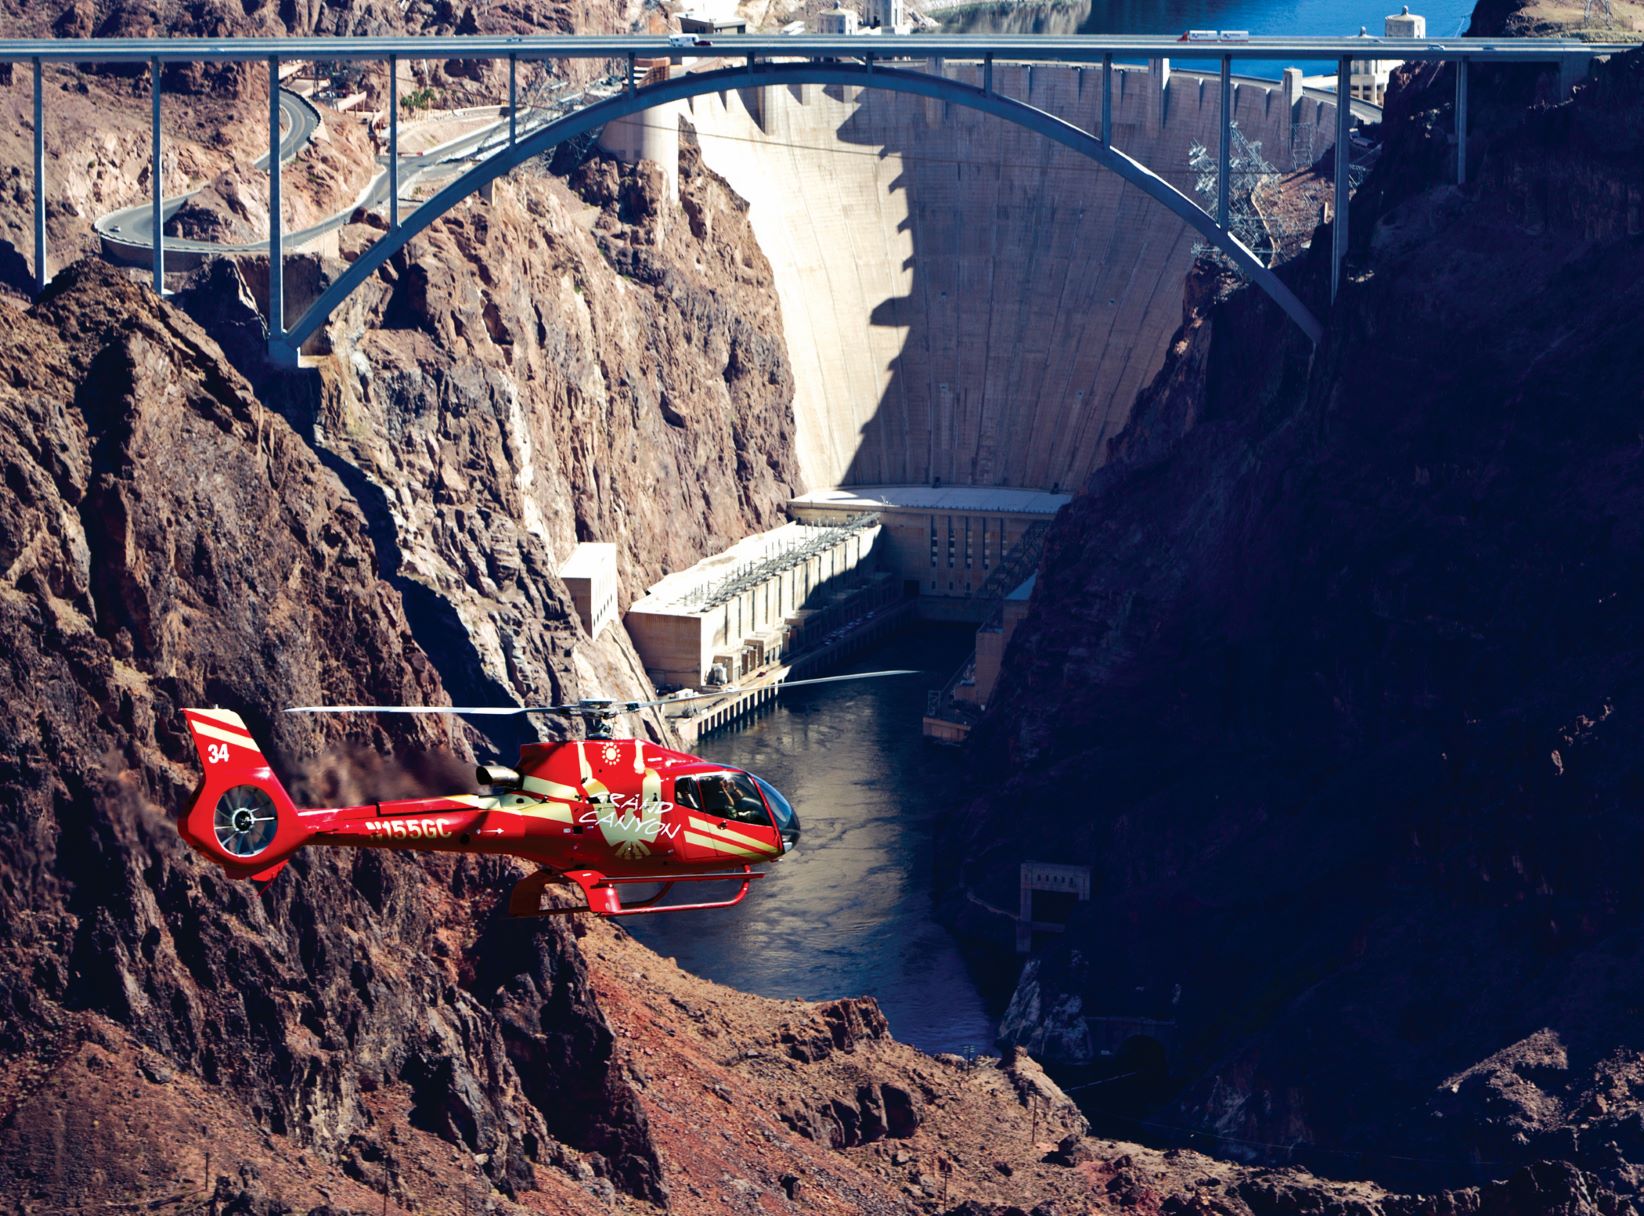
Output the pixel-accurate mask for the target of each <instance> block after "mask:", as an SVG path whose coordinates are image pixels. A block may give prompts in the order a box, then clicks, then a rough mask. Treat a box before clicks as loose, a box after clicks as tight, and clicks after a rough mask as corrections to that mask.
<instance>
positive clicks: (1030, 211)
mask: <svg viewBox="0 0 1644 1216" xmlns="http://www.w3.org/2000/svg"><path fill="white" fill-rule="evenodd" d="M923 70H928V71H930V72H932V73H938V72H940V73H942V74H945V75H947V76H949V77H950V78H952V79H955V80H959V81H963V82H965V83H969V84H973V85H979V84H980V83H981V66H980V65H979V64H974V63H964V64H947V65H944V64H942V63H941V62H940V61H929V62H928V63H927V64H926V65H925V66H924V68H923ZM993 84H994V88H995V91H997V92H999V93H1003V94H1006V95H1008V96H1011V97H1015V98H1018V99H1020V100H1022V101H1025V102H1027V103H1028V104H1030V105H1033V106H1036V107H1038V108H1040V109H1043V110H1046V111H1048V112H1050V113H1054V114H1056V115H1058V116H1060V117H1062V118H1064V119H1066V120H1068V121H1070V122H1074V123H1076V124H1078V125H1080V126H1081V127H1083V128H1085V129H1086V130H1095V129H1097V128H1099V126H1100V122H1101V104H1102V103H1101V97H1102V70H1101V68H1100V67H1099V66H1098V67H1095V68H1085V67H1075V66H1067V65H1026V64H1021V65H1018V64H999V65H996V66H995V68H994V72H993ZM1233 101H1234V107H1233V108H1234V116H1235V119H1236V121H1237V122H1238V124H1239V126H1240V129H1241V130H1242V131H1243V132H1244V133H1245V134H1246V135H1247V136H1248V137H1249V138H1250V139H1252V140H1259V141H1260V142H1261V143H1262V145H1263V149H1264V152H1265V153H1266V155H1267V158H1268V159H1269V160H1270V161H1272V162H1273V163H1274V164H1275V165H1277V166H1278V167H1279V168H1281V169H1289V168H1291V167H1292V149H1293V148H1294V147H1298V146H1299V147H1301V148H1303V149H1305V150H1306V152H1307V155H1306V157H1305V158H1304V159H1308V160H1310V159H1312V158H1314V157H1317V156H1318V155H1320V154H1322V152H1323V151H1324V150H1326V149H1327V148H1328V147H1330V145H1331V143H1332V141H1333V133H1334V130H1333V129H1334V112H1335V107H1334V105H1333V103H1331V102H1329V101H1320V100H1317V99H1314V98H1306V97H1299V96H1297V97H1294V98H1292V97H1291V96H1290V95H1288V94H1287V93H1286V92H1285V89H1284V87H1283V86H1282V85H1280V84H1278V83H1275V84H1273V85H1271V86H1259V85H1251V84H1248V83H1236V84H1235V85H1234V90H1233ZM1112 105H1113V111H1112V112H1113V142H1114V144H1115V146H1117V147H1120V148H1122V149H1124V150H1125V151H1127V152H1129V153H1130V154H1131V155H1132V156H1135V157H1136V158H1137V159H1139V160H1141V161H1143V162H1144V163H1146V164H1147V165H1148V166H1149V167H1150V168H1152V169H1153V170H1154V171H1155V172H1157V173H1158V174H1159V175H1160V176H1162V177H1164V178H1165V179H1166V180H1168V181H1170V182H1171V183H1172V184H1173V185H1175V186H1176V187H1177V188H1178V189H1181V190H1183V191H1184V192H1185V193H1189V194H1191V193H1192V189H1193V184H1194V180H1195V177H1196V174H1195V173H1194V171H1193V170H1192V169H1190V168H1189V167H1188V163H1187V161H1188V150H1189V148H1190V147H1191V146H1192V145H1193V144H1194V143H1206V144H1208V145H1210V146H1214V143H1215V140H1216V132H1217V119H1218V117H1219V108H1220V97H1219V87H1218V84H1217V82H1216V81H1215V80H1214V79H1206V78H1203V77H1200V76H1195V75H1186V74H1183V73H1180V72H1174V73H1173V72H1172V71H1171V70H1170V68H1169V66H1168V64H1165V63H1161V62H1158V61H1155V62H1153V63H1150V64H1148V65H1145V66H1144V65H1115V72H1114V80H1113V103H1112ZM682 108H683V112H684V114H685V116H686V117H688V119H689V121H690V123H691V125H692V126H693V127H694V128H695V130H696V133H697V137H698V142H699V145H700V147H701V151H702V156H703V159H704V161H705V162H706V163H707V164H708V166H709V167H710V168H712V169H713V170H714V171H715V172H717V173H719V174H720V175H721V176H722V177H724V178H725V179H726V180H727V181H729V182H730V184H731V186H732V188H733V189H734V190H735V191H736V192H737V193H738V194H740V195H741V196H742V197H743V198H745V199H747V200H748V203H749V216H750V220H751V222H752V224H753V228H754V232H755V234H756V236H757V237H758V239H759V242H760V245H761V247H762V248H763V250H764V251H765V255H766V257H767V258H768V259H769V261H770V264H771V269H772V273H773V276H774V279H775V283H776V288H777V294H778V298H779V300H780V302H781V306H782V313H783V328H784V333H785V336H786V341H787V344H788V352H789V357H790V360H791V362H792V365H793V368H794V376H795V399H794V412H795V416H796V422H797V426H798V450H799V460H800V468H801V474H802V477H803V481H804V488H805V489H807V490H809V489H816V488H820V487H824V486H835V485H876V484H877V485H882V484H898V483H900V484H910V483H911V484H929V483H932V482H936V481H938V480H939V481H940V482H941V483H943V484H963V485H978V486H987V485H1000V486H1024V487H1040V488H1049V489H1058V490H1066V489H1071V488H1074V487H1076V486H1078V485H1080V484H1082V483H1083V481H1084V479H1085V478H1086V477H1088V476H1089V475H1090V473H1091V472H1092V471H1093V470H1094V469H1096V468H1097V467H1098V466H1099V465H1100V464H1101V463H1102V460H1103V455H1104V450H1105V447H1106V442H1107V439H1108V438H1109V437H1110V436H1111V435H1112V434H1113V433H1114V432H1115V431H1117V430H1118V429H1119V428H1120V427H1122V426H1123V425H1124V423H1125V420H1126V419H1127V417H1128V416H1129V412H1130V407H1131V403H1132V402H1133V401H1134V399H1135V396H1136V393H1137V391H1138V390H1139V389H1140V388H1141V387H1142V386H1143V385H1144V384H1145V383H1146V382H1147V380H1148V379H1149V378H1151V377H1152V375H1153V374H1154V372H1155V371H1156V370H1157V369H1158V368H1159V366H1160V364H1161V362H1162V360H1163V356H1164V352H1165V348H1166V345H1167V344H1168V342H1169V340H1170V336H1171V334H1172V333H1173V332H1174V331H1175V329H1176V327H1177V326H1178V325H1179V324H1180V322H1181V310H1182V282H1183V277H1184V275H1185V274H1186V272H1187V270H1188V269H1189V268H1190V266H1191V265H1192V262H1193V247H1194V244H1195V241H1196V239H1197V234H1195V233H1194V232H1193V231H1192V229H1190V228H1189V227H1188V226H1187V225H1186V224H1184V223H1182V222H1181V221H1180V220H1178V219H1177V218H1176V217H1175V216H1173V215H1171V214H1170V213H1169V212H1168V211H1166V210H1165V209H1164V208H1163V207H1160V206H1158V205H1157V204H1156V203H1154V202H1153V201H1152V200H1151V199H1149V198H1147V197H1146V196H1145V195H1143V194H1141V193H1140V192H1139V191H1136V190H1134V189H1131V188H1129V187H1128V186H1126V185H1125V183H1123V182H1122V181H1120V180H1119V179H1118V178H1117V177H1115V176H1113V175H1112V174H1109V173H1105V172H1103V171H1102V170H1100V169H1099V168H1097V167H1096V166H1095V165H1094V164H1093V163H1091V162H1090V161H1089V160H1087V159H1085V158H1084V157H1081V156H1078V155H1077V154H1075V153H1073V152H1071V151H1068V150H1066V149H1064V148H1061V147H1059V146H1058V145H1055V144H1053V143H1051V142H1050V141H1048V140H1045V139H1042V138H1040V137H1039V136H1036V135H1034V134H1032V133H1030V132H1027V131H1023V130H1020V129H1018V128H1015V127H1012V126H1010V125H1009V124H1006V123H1002V122H999V121H996V120H993V119H990V118H988V117H987V116H985V115H981V114H977V113H975V112H973V111H970V110H966V109H964V108H962V107H958V106H951V105H948V104H945V103H942V102H935V101H926V100H922V99H918V98H909V97H903V96H897V95H893V94H888V93H881V92H878V91H875V90H871V89H854V88H824V87H821V86H801V87H797V88H788V89H764V90H740V91H733V92H726V93H721V94H716V95H713V96H709V97H701V98H696V99H694V100H693V101H691V102H689V103H686V104H685V105H684V106H683V107H682Z"/></svg>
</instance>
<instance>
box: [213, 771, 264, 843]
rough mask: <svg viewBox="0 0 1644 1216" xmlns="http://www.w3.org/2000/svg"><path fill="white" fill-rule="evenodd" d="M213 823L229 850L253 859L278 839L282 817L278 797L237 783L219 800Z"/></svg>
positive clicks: (218, 839) (218, 838)
mask: <svg viewBox="0 0 1644 1216" xmlns="http://www.w3.org/2000/svg"><path fill="white" fill-rule="evenodd" d="M211 826H212V830H213V831H214V832H215V833H216V836H217V843H218V844H219V845H221V846H222V849H223V851H224V852H225V853H229V854H232V855H233V856H235V857H244V858H252V857H255V856H257V854H259V853H261V852H262V851H263V850H264V849H266V848H268V846H269V845H270V844H272V843H273V842H274V833H275V831H276V830H277V829H278V827H279V816H278V815H277V814H276V813H275V809H274V800H273V799H272V798H270V797H269V796H268V795H267V794H266V793H264V792H263V791H262V790H260V789H258V788H257V787H256V786H254V785H236V786H234V787H233V788H231V789H227V790H224V791H223V795H222V797H221V798H219V799H217V807H216V810H215V811H214V813H213V815H212V822H211Z"/></svg>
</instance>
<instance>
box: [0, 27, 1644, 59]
mask: <svg viewBox="0 0 1644 1216" xmlns="http://www.w3.org/2000/svg"><path fill="white" fill-rule="evenodd" d="M1638 45H1639V42H1638V41H1637V40H1633V41H1613V42H1584V41H1582V40H1581V39H1578V38H1373V37H1362V36H1361V37H1345V38H1302V37H1282V38H1249V39H1246V40H1244V41H1240V42H1183V41H1181V39H1180V38H1179V37H1178V36H1176V35H1171V34H1165V35H1113V34H1102V35H1077V36H1067V37H1057V36H1052V35H1008V34H885V35H881V36H878V37H874V38H863V37H826V36H814V35H813V36H807V35H801V36H798V37H783V36H781V35H771V34H739V35H732V36H728V37H716V38H714V39H713V40H712V45H711V46H708V47H702V48H696V47H676V46H671V45H670V44H669V42H668V40H667V38H666V37H664V36H660V35H624V36H607V35H581V34H579V35H564V36H560V35H520V36H501V35H494V34H469V35H449V36H444V37H436V36H427V35H424V36H404V37H376V38H313V37H310V38H7V39H0V62H7V61H12V62H15V61H20V60H29V59H39V60H41V61H43V62H70V63H79V62H95V63H148V62H150V61H151V60H154V59H158V60H160V61H161V62H162V63H171V62H184V63H201V62H206V61H225V60H251V59H269V58H274V57H278V58H281V59H313V58H320V59H329V60H337V59H386V58H388V56H390V55H404V56H406V57H408V58H429V59H433V58H438V59H502V58H507V57H509V56H514V57H516V58H520V59H621V58H626V57H627V56H629V55H633V56H636V57H642V58H655V57H659V56H682V57H684V58H689V59H699V58H721V57H732V58H740V57H746V56H751V57H753V58H757V59H773V58H820V57H837V58H845V59H863V58H866V57H871V58H873V59H875V60H886V59H928V58H930V57H932V56H939V57H942V58H950V59H983V58H993V59H998V60H1027V61H1036V62H1062V63H1100V62H1101V60H1102V58H1103V56H1106V55H1113V56H1123V57H1128V58H1132V59H1137V58H1140V59H1149V58H1152V59H1158V58H1165V57H1169V56H1178V57H1181V58H1189V59H1192V58H1198V59H1219V58H1221V57H1222V56H1224V55H1225V56H1227V57H1229V58H1231V59H1235V60H1237V59H1268V60H1271V59H1301V60H1309V59H1339V58H1341V57H1342V56H1350V57H1357V58H1361V59H1362V58H1367V57H1371V56H1374V57H1375V58H1378V59H1433V60H1458V59H1466V60H1493V61H1500V60H1520V61H1524V62H1536V61H1546V60H1552V59H1559V58H1563V57H1565V56H1570V55H1585V56H1596V55H1611V54H1619V53H1622V52H1625V51H1629V50H1632V49H1633V48H1634V47H1636V46H1638Z"/></svg>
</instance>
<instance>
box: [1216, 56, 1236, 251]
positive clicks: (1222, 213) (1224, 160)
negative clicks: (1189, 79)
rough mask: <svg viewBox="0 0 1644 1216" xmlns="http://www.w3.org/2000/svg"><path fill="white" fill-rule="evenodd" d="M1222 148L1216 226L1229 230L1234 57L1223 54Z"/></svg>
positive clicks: (1220, 118)
mask: <svg viewBox="0 0 1644 1216" xmlns="http://www.w3.org/2000/svg"><path fill="white" fill-rule="evenodd" d="M1217 121H1218V122H1219V124H1220V126H1221V149H1220V153H1219V159H1218V160H1217V162H1216V226H1217V227H1218V228H1220V229H1221V230H1222V231H1223V232H1225V231H1227V218H1228V216H1227V205H1228V186H1229V183H1228V180H1227V179H1228V175H1229V171H1230V170H1231V168H1232V161H1233V57H1232V56H1231V55H1223V56H1222V112H1221V115H1220V117H1219V118H1218V120H1217Z"/></svg>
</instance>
